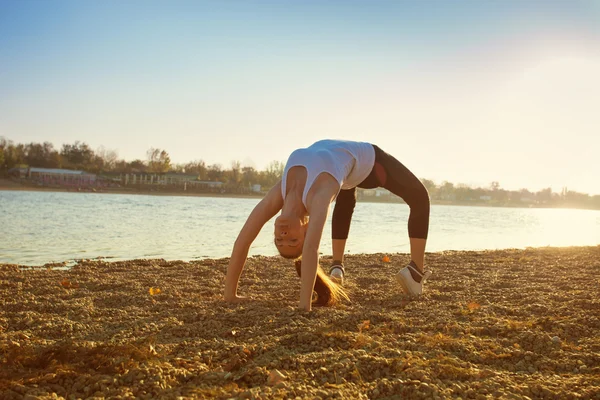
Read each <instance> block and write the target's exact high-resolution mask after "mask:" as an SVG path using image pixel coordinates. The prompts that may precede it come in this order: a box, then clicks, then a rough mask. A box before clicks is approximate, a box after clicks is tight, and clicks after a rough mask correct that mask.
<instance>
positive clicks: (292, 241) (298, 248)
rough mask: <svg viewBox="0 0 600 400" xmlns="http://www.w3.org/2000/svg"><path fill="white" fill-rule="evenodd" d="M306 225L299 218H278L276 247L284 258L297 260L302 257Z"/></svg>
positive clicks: (276, 222)
mask: <svg viewBox="0 0 600 400" xmlns="http://www.w3.org/2000/svg"><path fill="white" fill-rule="evenodd" d="M305 232H306V229H305V225H303V224H302V221H301V220H300V219H299V218H293V219H292V218H284V217H281V216H279V217H277V218H276V219H275V246H276V247H277V250H278V251H279V254H281V255H282V256H283V257H286V258H296V257H299V256H300V255H302V246H303V245H304V233H305Z"/></svg>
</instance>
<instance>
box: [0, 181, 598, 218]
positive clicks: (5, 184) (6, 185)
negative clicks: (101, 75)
mask: <svg viewBox="0 0 600 400" xmlns="http://www.w3.org/2000/svg"><path fill="white" fill-rule="evenodd" d="M0 191H14V192H58V193H60V192H63V193H93V194H126V195H127V194H130V195H146V196H179V197H213V198H239V199H261V198H263V197H264V194H263V193H260V194H241V193H231V192H227V193H211V192H205V193H201V192H173V191H166V192H160V191H150V190H148V191H140V190H136V189H123V188H118V189H106V188H103V189H101V190H96V189H83V190H74V189H70V188H57V187H43V186H25V185H22V184H19V183H16V182H12V181H10V180H8V179H2V178H0ZM357 201H358V202H359V203H383V204H406V203H404V202H402V201H389V200H374V199H373V200H372V199H365V198H359V199H357ZM431 205H434V206H436V205H439V206H457V207H489V208H524V209H529V208H546V209H547V208H552V209H566V210H592V211H598V209H595V208H583V207H566V206H564V207H552V206H543V205H535V204H524V205H520V204H489V203H483V202H466V201H465V202H456V201H444V200H431Z"/></svg>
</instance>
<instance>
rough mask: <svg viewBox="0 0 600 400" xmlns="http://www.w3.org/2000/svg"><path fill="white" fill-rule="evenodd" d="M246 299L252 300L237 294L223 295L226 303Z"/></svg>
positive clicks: (239, 301)
mask: <svg viewBox="0 0 600 400" xmlns="http://www.w3.org/2000/svg"><path fill="white" fill-rule="evenodd" d="M248 300H252V299H251V298H250V297H246V296H238V295H237V294H236V295H235V296H225V301H226V302H227V303H242V302H244V301H248Z"/></svg>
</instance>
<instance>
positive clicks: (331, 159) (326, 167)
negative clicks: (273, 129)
mask: <svg viewBox="0 0 600 400" xmlns="http://www.w3.org/2000/svg"><path fill="white" fill-rule="evenodd" d="M374 164H375V149H374V148H373V145H372V144H371V143H366V142H352V141H348V140H320V141H318V142H316V143H314V144H312V145H311V146H309V147H307V148H304V149H298V150H294V151H293V152H292V154H291V155H290V157H289V158H288V160H287V163H286V164H285V169H284V170H283V177H282V179H281V194H282V196H283V198H284V199H285V194H286V193H285V191H286V186H287V185H286V183H287V174H288V171H289V170H290V168H292V167H295V166H302V167H305V168H306V172H307V176H306V185H305V186H304V192H303V193H302V203H304V206H306V196H307V194H308V191H309V190H310V188H311V187H312V185H313V183H314V182H315V179H317V176H319V175H320V174H321V173H322V172H326V173H328V174H329V175H331V176H333V178H334V179H335V180H336V181H337V182H338V183H339V184H340V189H352V188H354V187H356V186H357V185H358V184H360V183H361V182H362V181H364V180H365V179H366V178H367V176H369V174H370V173H371V170H372V169H373V165H374Z"/></svg>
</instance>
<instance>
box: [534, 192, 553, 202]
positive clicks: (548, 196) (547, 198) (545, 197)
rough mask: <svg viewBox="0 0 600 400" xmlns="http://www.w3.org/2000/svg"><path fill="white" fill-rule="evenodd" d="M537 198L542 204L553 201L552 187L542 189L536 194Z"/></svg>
mask: <svg viewBox="0 0 600 400" xmlns="http://www.w3.org/2000/svg"><path fill="white" fill-rule="evenodd" d="M535 198H536V200H537V201H538V202H540V203H542V204H549V203H551V202H552V188H546V189H542V190H540V191H539V192H537V193H536V194H535Z"/></svg>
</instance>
